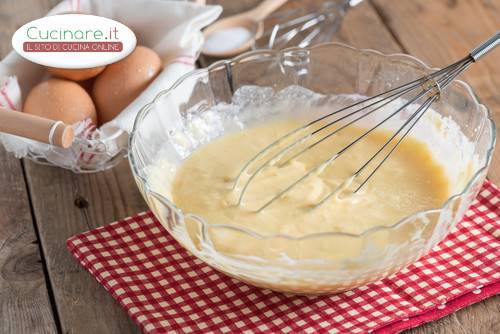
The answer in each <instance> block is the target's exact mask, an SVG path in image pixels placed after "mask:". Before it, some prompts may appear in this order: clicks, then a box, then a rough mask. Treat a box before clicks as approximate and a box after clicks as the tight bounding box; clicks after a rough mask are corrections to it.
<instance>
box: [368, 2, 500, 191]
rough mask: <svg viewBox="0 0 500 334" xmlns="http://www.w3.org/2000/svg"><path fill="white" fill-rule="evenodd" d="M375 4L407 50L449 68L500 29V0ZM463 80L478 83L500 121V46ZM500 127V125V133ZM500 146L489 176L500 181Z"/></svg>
mask: <svg viewBox="0 0 500 334" xmlns="http://www.w3.org/2000/svg"><path fill="white" fill-rule="evenodd" d="M374 4H375V6H376V8H377V10H378V12H379V13H380V14H381V16H382V18H383V19H384V21H385V23H386V24H387V26H388V27H389V28H390V30H391V31H392V33H393V34H394V36H395V37H396V38H397V40H398V41H399V43H400V44H401V45H402V47H403V48H404V50H405V52H406V53H409V54H411V55H413V56H415V57H418V58H420V59H422V60H423V61H425V62H427V64H429V65H431V66H435V67H443V66H445V65H448V64H450V63H452V62H453V61H456V60H458V59H460V58H462V57H464V56H465V55H466V54H467V53H469V52H470V50H471V49H473V48H474V47H476V46H477V45H478V44H479V43H481V42H483V41H484V40H486V39H487V38H488V37H490V36H491V35H493V33H495V32H497V31H498V30H500V1H498V0H496V1H493V0H482V1H479V0H475V1H471V0H453V1H445V0H440V1H428V0H399V1H391V0H374ZM461 79H464V80H465V81H467V82H468V83H470V84H471V86H472V87H473V88H474V90H475V92H476V94H477V95H478V96H479V98H480V99H481V100H482V102H483V103H484V104H486V105H487V106H488V107H489V109H490V111H491V113H492V115H493V118H494V119H495V121H496V123H497V124H500V94H499V87H500V50H495V51H494V52H493V53H491V54H489V55H488V56H487V57H484V58H481V60H480V61H479V62H478V63H477V64H474V65H473V66H471V67H470V68H469V69H468V70H467V72H466V73H464V75H463V76H461ZM499 134H500V127H498V126H497V138H498V136H499ZM499 153H500V145H497V146H496V150H495V154H494V155H493V162H492V164H491V168H490V170H489V175H488V176H489V177H490V179H491V180H493V181H494V182H495V183H497V184H500V154H499Z"/></svg>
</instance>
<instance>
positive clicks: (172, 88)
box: [128, 42, 496, 241]
mask: <svg viewBox="0 0 500 334" xmlns="http://www.w3.org/2000/svg"><path fill="white" fill-rule="evenodd" d="M325 47H326V48H328V47H341V48H346V49H350V50H352V51H356V52H359V53H367V54H375V55H377V56H382V57H385V58H396V59H397V58H399V59H401V58H402V59H407V60H410V61H412V62H413V63H415V64H417V65H418V66H419V67H420V68H421V69H422V70H425V71H436V70H438V69H439V68H435V67H430V66H429V65H427V64H426V63H425V62H424V61H422V60H420V59H418V58H416V57H414V56H411V55H408V54H404V53H390V54H385V53H383V52H381V51H378V50H373V49H368V48H356V47H353V46H350V45H348V44H344V43H339V42H327V43H320V44H316V45H313V46H309V47H305V48H301V47H290V48H286V49H282V50H253V51H248V52H245V53H243V54H241V55H238V56H236V57H233V58H230V59H224V60H219V61H216V62H214V63H213V64H211V65H210V66H208V67H206V68H200V69H196V70H192V71H190V72H188V73H186V74H184V75H183V76H181V77H180V78H179V79H177V81H175V82H174V83H173V84H172V85H171V86H170V87H169V88H167V89H164V90H162V91H160V92H158V93H157V94H156V96H155V98H154V99H153V100H152V101H151V102H149V103H147V104H146V105H144V106H143V107H142V108H141V109H140V110H139V112H138V113H137V116H136V118H135V120H134V126H133V128H132V131H131V132H130V135H129V140H128V146H129V150H128V160H129V163H130V167H131V169H132V173H133V175H134V177H136V178H139V180H140V181H141V182H142V185H143V187H144V191H145V192H148V193H150V194H151V195H153V196H155V197H157V198H158V199H159V200H160V201H162V202H164V204H166V205H168V207H169V208H170V209H172V210H173V211H175V212H176V213H177V214H179V216H180V217H188V218H196V220H197V221H198V222H199V223H201V224H202V227H203V228H204V229H205V228H229V229H231V230H236V231H239V232H242V233H245V234H247V235H250V236H252V237H255V238H258V239H262V240H266V239H274V238H279V239H287V240H295V241H302V240H306V239H312V238H318V237H329V236H332V237H333V236H341V237H352V238H363V237H366V236H367V235H370V234H372V233H376V232H378V231H382V230H392V229H397V228H398V227H399V226H401V225H403V224H405V223H406V222H408V221H412V220H413V219H414V218H416V217H418V216H422V215H427V214H432V213H437V212H441V211H443V210H446V208H447V207H448V206H450V205H451V203H452V202H453V201H454V200H455V199H457V198H459V197H463V196H465V194H467V193H468V192H469V191H470V189H471V188H472V186H473V184H475V182H476V180H477V179H478V178H479V177H480V175H481V174H482V173H483V172H484V171H485V170H487V169H488V167H489V165H490V163H491V160H492V157H493V152H494V149H495V144H496V125H495V122H494V120H493V118H492V115H491V111H490V110H489V108H488V107H487V106H486V105H484V104H482V103H481V101H480V99H479V97H478V96H477V94H476V93H475V92H474V90H473V89H472V87H471V86H470V85H469V84H467V83H466V82H464V81H462V80H453V83H456V84H458V85H460V86H462V87H463V88H465V90H466V92H467V93H468V94H469V95H470V97H471V98H472V100H473V101H474V102H475V104H476V105H477V106H479V108H483V109H484V112H485V113H486V119H485V122H487V123H488V124H489V126H490V131H491V134H492V135H491V138H490V143H489V147H488V150H487V151H486V159H485V163H484V164H483V165H481V166H480V167H479V168H478V169H477V171H476V172H475V173H474V175H472V176H471V178H470V179H469V181H468V182H467V184H466V185H465V186H464V188H463V190H462V191H460V192H458V193H456V194H454V195H451V196H450V197H448V199H447V200H446V201H445V202H444V203H443V205H441V207H439V208H433V209H427V210H420V211H416V212H414V213H412V214H410V215H408V216H405V217H403V218H401V219H400V220H398V221H397V222H395V223H394V224H391V225H378V226H373V227H371V228H369V229H366V230H364V231H363V232H360V233H347V232H319V233H309V234H305V235H302V236H297V237H294V236H290V235H286V234H283V233H272V234H261V233H259V232H256V231H253V230H251V229H249V228H245V227H241V226H235V225H228V224H209V223H208V222H207V221H206V220H205V219H204V218H203V217H201V216H198V215H194V214H192V213H187V212H184V211H183V210H182V209H181V208H179V207H177V206H176V205H175V203H173V201H171V200H169V199H168V198H166V197H165V196H163V195H161V194H159V193H157V192H155V191H153V190H152V189H151V188H150V186H149V183H148V181H147V180H146V179H145V178H144V177H143V176H142V175H141V174H140V173H139V170H138V166H137V162H136V158H135V156H134V149H133V147H134V146H133V142H134V139H135V135H136V131H137V129H138V127H139V125H140V123H141V121H142V119H143V118H144V117H145V116H146V115H147V114H148V113H149V112H150V111H151V107H152V106H153V105H154V104H155V103H157V102H158V101H159V100H160V99H161V98H162V97H163V96H165V95H167V94H172V93H173V92H175V89H176V88H178V87H179V86H180V85H181V84H182V83H183V82H184V81H185V80H186V79H187V78H189V77H193V76H197V75H200V74H202V73H209V72H210V71H211V70H213V69H215V68H219V67H221V66H230V65H231V63H237V62H239V61H241V60H243V59H245V58H251V59H254V58H255V56H257V55H269V56H274V57H276V56H282V55H283V54H285V53H290V52H303V51H304V50H313V49H317V48H325ZM488 124H485V125H484V126H487V125H488Z"/></svg>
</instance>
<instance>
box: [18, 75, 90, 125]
mask: <svg viewBox="0 0 500 334" xmlns="http://www.w3.org/2000/svg"><path fill="white" fill-rule="evenodd" d="M23 111H24V112H25V113H28V114H32V115H37V116H41V117H45V118H49V119H53V120H56V121H63V122H64V123H66V124H74V123H76V122H78V121H82V120H84V119H86V118H90V119H92V122H93V123H94V124H97V114H96V111H95V106H94V103H93V102H92V99H91V98H90V96H89V94H88V93H87V92H86V91H85V89H83V88H82V87H81V86H80V85H79V84H77V83H76V82H73V81H68V80H62V79H49V80H47V81H43V82H41V83H39V84H38V85H36V86H35V87H33V89H32V90H31V91H30V92H29V94H28V96H27V97H26V101H25V102H24V108H23Z"/></svg>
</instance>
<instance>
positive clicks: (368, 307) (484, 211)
mask: <svg viewBox="0 0 500 334" xmlns="http://www.w3.org/2000/svg"><path fill="white" fill-rule="evenodd" d="M499 203H500V190H499V189H498V188H497V187H496V186H494V185H493V184H491V183H489V182H486V183H485V184H484V186H483V189H482V190H481V192H480V194H479V196H478V198H477V200H476V201H475V202H474V204H473V205H472V206H471V208H470V209H469V211H468V212H467V214H466V216H465V218H464V220H463V221H462V222H461V223H460V224H459V225H458V226H457V228H456V229H455V230H454V231H452V233H450V234H449V235H448V237H447V238H446V239H445V240H443V241H442V242H441V243H440V244H439V245H438V246H437V247H435V248H434V249H433V250H432V251H431V253H429V254H428V255H426V256H424V257H423V258H421V259H420V260H419V261H418V262H416V263H414V264H412V265H410V266H409V267H407V268H406V269H403V270H402V271H400V272H398V273H396V274H394V275H392V276H390V277H388V278H385V279H383V280H381V281H378V282H376V283H372V284H368V285H366V286H362V287H360V288H357V289H354V290H351V291H347V292H344V293H340V294H337V295H333V296H318V297H305V296H289V295H284V294H280V293H276V292H272V291H269V290H262V289H258V288H254V287H251V286H248V285H246V284H244V283H241V282H239V281H237V280H235V279H232V278H229V277H227V276H225V275H223V274H221V273H219V272H217V271H215V270H213V269H211V268H210V267H209V266H207V265H205V264H203V263H202V262H201V261H200V260H198V259H196V258H194V257H193V256H191V255H189V254H188V253H187V252H186V251H185V250H184V249H183V248H182V247H181V246H180V245H179V244H178V243H177V242H176V241H175V240H174V239H173V238H172V237H170V235H169V234H168V233H167V232H166V231H165V230H164V229H163V228H162V226H161V225H160V223H159V222H158V221H156V219H155V218H154V216H153V214H152V213H150V212H147V213H142V214H139V215H137V216H134V217H131V218H127V219H124V220H122V221H119V222H115V223H112V224H109V225H107V226H104V227H100V228H98V229H95V230H93V231H89V232H86V233H83V234H79V235H77V236H74V237H72V238H70V239H69V240H68V241H67V245H68V248H69V250H70V251H71V253H72V254H73V256H74V257H75V258H76V259H77V260H78V261H79V262H80V263H81V264H82V265H83V266H84V267H85V268H86V269H87V270H88V271H89V272H90V273H91V275H92V276H94V277H95V278H96V279H97V281H99V283H101V284H102V285H103V286H104V288H105V289H106V290H108V291H109V292H110V293H111V294H112V295H113V297H114V298H115V299H116V300H117V301H118V302H119V303H120V305H121V306H122V307H123V308H124V309H125V310H126V311H127V313H128V314H129V315H130V316H131V317H132V318H133V319H134V321H135V322H136V323H137V324H138V325H139V326H140V327H141V328H142V330H143V331H144V332H146V333H166V332H169V333H170V332H171V333H189V332H204V333H207V332H213V333H239V332H244V331H246V332H251V333H257V332H259V333H276V332H284V333H299V332H300V333H316V332H330V333H366V332H377V333H395V332H399V331H402V330H404V329H407V328H411V327H415V326H418V325H419V324H422V323H425V322H428V321H432V320H435V319H438V318H441V317H443V316H445V315H447V314H449V313H452V312H454V311H456V310H457V309H460V308H462V307H465V306H467V305H470V304H472V303H475V302H478V301H480V300H482V299H485V298H487V297H489V296H492V295H494V294H497V293H498V292H499V291H500V271H499V268H500V240H499V239H500V205H499Z"/></svg>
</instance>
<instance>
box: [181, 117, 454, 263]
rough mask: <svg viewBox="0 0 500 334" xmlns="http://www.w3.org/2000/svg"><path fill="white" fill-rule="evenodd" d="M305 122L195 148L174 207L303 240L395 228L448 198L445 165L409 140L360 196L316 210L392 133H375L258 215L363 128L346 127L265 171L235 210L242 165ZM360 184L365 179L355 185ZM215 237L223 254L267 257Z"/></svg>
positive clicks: (247, 243)
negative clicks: (235, 182) (235, 188)
mask: <svg viewBox="0 0 500 334" xmlns="http://www.w3.org/2000/svg"><path fill="white" fill-rule="evenodd" d="M299 124H300V123H299V122H296V121H283V122H276V123H272V124H268V125H265V126H259V127H255V128H250V129H247V130H244V131H241V132H237V133H233V134H230V135H226V136H224V137H222V138H220V139H217V140H215V141H213V142H211V143H209V144H207V145H205V146H204V147H202V148H200V149H199V150H197V151H195V152H194V153H193V154H192V155H191V156H190V157H189V158H188V159H187V160H186V161H185V163H184V164H183V166H181V168H180V169H179V170H178V172H177V174H176V177H175V180H174V184H173V191H172V194H173V199H174V203H175V204H176V205H177V206H178V207H180V208H181V209H182V210H183V211H184V212H186V213H194V214H197V215H199V216H201V217H203V218H204V219H205V220H206V221H207V222H208V223H209V224H227V225H234V226H241V227H245V228H247V229H249V230H252V231H255V232H258V233H260V234H263V235H270V234H276V233H281V234H286V235H289V236H295V237H298V236H304V235H308V234H313V233H321V232H347V233H352V234H358V233H361V232H363V231H365V230H367V229H369V228H371V227H374V226H379V225H392V224H394V223H396V222H397V221H398V220H400V219H401V218H403V217H405V216H408V215H410V214H412V213H414V212H416V211H420V210H424V209H430V208H437V207H439V206H441V205H442V204H443V203H444V201H445V200H446V199H447V198H448V196H449V186H448V181H447V178H446V177H445V173H444V170H443V169H442V167H441V166H440V165H438V163H437V162H435V161H434V160H433V158H432V156H431V153H430V152H429V150H428V149H427V147H426V146H425V144H424V143H422V142H420V141H418V140H416V139H414V138H411V137H407V138H406V139H405V140H404V141H403V142H402V144H401V145H400V146H399V147H398V148H397V149H396V151H394V153H393V154H392V155H391V157H390V158H389V159H388V160H387V161H386V162H385V163H384V165H383V166H382V167H381V168H380V169H379V170H378V171H377V173H376V174H375V175H374V176H373V177H372V178H371V179H370V181H369V182H368V183H367V184H366V185H365V186H364V187H363V188H362V190H361V191H360V192H359V193H357V194H355V195H352V194H351V193H350V189H349V188H348V189H346V190H345V191H343V192H341V193H340V194H338V195H337V196H334V197H332V198H331V199H330V200H328V201H327V202H325V203H324V204H323V205H321V206H319V207H317V208H315V209H311V208H312V207H314V205H315V204H316V203H318V202H319V201H320V200H321V199H322V198H323V197H324V196H325V195H326V194H328V193H329V192H330V191H331V190H332V189H334V188H335V187H336V186H338V185H339V184H340V183H341V182H342V181H343V180H345V178H346V177H348V176H349V175H351V174H352V173H353V172H354V171H355V170H356V169H357V168H359V167H360V166H361V165H363V163H364V162H365V161H366V160H367V159H368V158H369V157H370V156H371V155H372V154H373V153H374V152H375V151H376V150H377V149H379V148H380V147H381V145H382V144H383V143H384V142H385V140H386V139H387V138H388V136H389V135H390V134H389V133H386V132H382V131H376V132H374V133H372V134H371V135H369V136H368V137H366V138H365V139H364V140H363V141H361V142H359V143H358V144H357V145H356V146H355V147H353V148H352V149H351V150H349V151H347V152H346V153H345V154H344V155H343V156H342V157H341V158H339V159H338V160H337V161H335V163H334V164H332V165H331V166H328V167H327V168H325V169H324V170H323V171H322V173H318V174H315V175H313V176H311V177H309V178H307V179H306V180H305V181H304V182H302V183H300V184H299V185H298V186H297V187H295V188H294V189H293V190H292V191H291V192H289V193H287V195H286V196H284V197H282V198H280V199H279V200H277V201H276V202H274V203H273V204H271V205H270V206H268V207H267V208H266V209H264V210H263V211H261V212H259V213H255V212H254V210H255V209H256V208H258V207H260V206H261V205H262V204H264V203H265V202H266V201H267V200H268V199H269V198H270V197H271V196H272V195H274V194H276V193H277V192H278V191H279V190H280V189H283V188H284V187H285V186H286V185H288V184H291V183H292V182H293V181H295V180H297V179H298V178H299V177H301V176H302V175H303V174H304V173H305V172H306V171H307V170H310V169H311V168H312V167H313V166H314V165H316V164H318V163H319V162H320V161H323V160H325V159H327V158H328V157H329V156H331V155H332V154H334V153H335V152H337V151H338V150H339V149H340V148H342V147H344V146H345V145H346V144H347V143H349V142H351V141H352V140H353V138H355V137H357V136H359V134H360V133H362V132H361V131H363V130H361V129H356V128H347V129H345V130H343V131H341V132H340V133H339V134H338V135H335V136H333V137H332V138H331V139H329V140H326V141H325V142H323V143H322V144H320V145H318V146H316V147H315V148H314V149H312V150H310V151H309V152H307V153H306V154H303V155H302V156H300V157H299V158H298V159H296V160H292V161H290V163H287V164H285V165H283V166H279V163H278V164H277V165H274V166H271V167H269V168H266V169H264V170H263V172H262V173H261V174H259V176H257V177H256V178H255V180H253V182H252V183H251V184H250V187H249V188H248V190H247V192H246V194H245V196H244V198H243V202H242V204H241V205H240V206H236V205H235V203H236V202H237V198H238V195H239V192H238V191H232V190H231V187H232V185H233V180H234V177H235V176H236V175H237V173H238V172H239V170H240V169H241V167H242V166H243V165H244V163H245V162H246V161H248V159H250V158H251V157H252V156H254V155H255V154H256V153H257V152H258V151H260V150H261V149H262V148H264V147H265V146H266V145H268V144H269V143H271V142H272V141H274V140H275V139H276V138H278V137H279V136H280V135H283V134H285V133H287V132H289V131H290V130H292V129H295V128H296V127H297V126H299ZM370 171H371V170H368V171H367V172H370ZM364 175H367V174H364ZM356 182H358V183H356ZM356 184H359V181H355V182H354V183H353V185H352V186H355V185H356ZM351 190H352V188H351ZM212 238H213V240H214V244H215V247H216V248H217V249H219V250H222V251H224V252H229V253H245V254H247V255H252V254H254V255H259V256H263V254H265V253H266V252H265V250H263V249H262V247H263V246H262V244H261V243H258V242H256V243H255V245H252V244H251V242H252V241H251V238H248V237H246V236H245V235H244V234H241V233H225V234H224V233H223V232H222V231H221V232H220V233H216V232H213V235H212ZM242 245H244V246H242ZM287 247H288V246H287ZM308 248H311V247H309V246H308ZM290 251H292V252H293V250H290ZM318 252H319V251H318ZM318 252H315V251H314V250H310V254H309V255H311V254H312V255H311V256H321V254H319V253H318ZM264 256H265V255H264Z"/></svg>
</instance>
